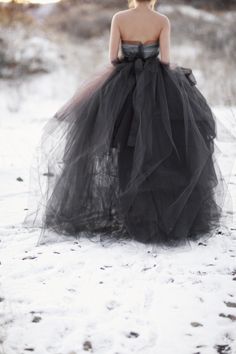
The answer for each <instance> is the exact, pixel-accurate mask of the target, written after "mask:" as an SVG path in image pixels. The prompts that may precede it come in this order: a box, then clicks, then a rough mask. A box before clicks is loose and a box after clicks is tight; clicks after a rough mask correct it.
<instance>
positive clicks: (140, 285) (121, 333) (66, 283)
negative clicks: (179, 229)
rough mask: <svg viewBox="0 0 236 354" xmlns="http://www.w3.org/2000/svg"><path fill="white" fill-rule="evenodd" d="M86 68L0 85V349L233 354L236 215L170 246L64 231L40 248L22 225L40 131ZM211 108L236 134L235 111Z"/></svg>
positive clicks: (233, 181)
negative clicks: (106, 241)
mask: <svg viewBox="0 0 236 354" xmlns="http://www.w3.org/2000/svg"><path fill="white" fill-rule="evenodd" d="M89 60H92V58H89V57H88V61H87V63H86V62H85V61H84V62H83V63H81V62H80V60H79V58H78V65H81V72H82V66H86V67H90V68H91V67H92V62H89ZM84 76H86V75H84ZM78 77H79V76H78ZM78 77H77V78H76V77H75V75H73V73H71V74H70V75H68V71H67V70H65V69H64V68H58V69H57V70H54V71H53V72H52V73H51V74H45V75H39V76H36V77H35V78H34V79H28V80H24V81H23V82H18V83H17V82H11V81H5V82H1V84H0V85H1V87H0V89H1V90H0V92H1V93H0V111H1V123H0V124H1V132H0V151H1V153H0V162H1V165H0V169H1V182H0V215H1V219H0V249H1V258H0V261H1V263H0V269H1V272H0V309H1V316H0V321H1V322H0V325H1V327H0V328H1V331H0V353H2V354H23V353H27V352H33V353H35V354H46V353H52V354H72V353H73V354H80V353H84V352H86V351H87V352H91V353H97V354H130V353H135V354H137V353H142V354H157V353H158V354H174V353H180V354H200V353H201V354H214V353H222V354H223V353H231V354H235V353H236V226H235V225H234V223H233V222H230V223H228V224H225V225H223V224H222V228H221V229H220V230H219V231H218V232H216V234H215V235H214V236H213V237H212V238H210V239H207V238H206V239H205V238H204V237H203V239H202V241H201V242H200V241H198V242H191V243H190V245H188V246H182V247H178V248H174V249H163V248H159V247H152V246H147V245H143V244H139V243H138V242H122V243H116V244H112V245H110V246H107V247H104V246H102V245H99V244H98V243H93V242H91V241H89V240H88V239H86V238H82V239H81V240H79V241H76V240H75V239H74V238H62V237H61V238H60V242H55V243H48V244H44V245H37V241H38V239H39V230H38V229H32V230H31V231H29V230H28V229H27V228H26V227H25V226H23V225H22V221H23V219H24V216H25V212H26V211H25V210H24V209H25V208H26V207H27V205H26V201H27V191H28V183H29V180H28V177H29V165H30V160H31V156H32V152H33V150H34V147H35V144H36V143H37V141H38V139H39V137H40V131H41V128H42V127H43V125H44V123H45V122H46V120H47V119H48V118H50V116H52V114H53V113H55V111H56V110H57V109H58V108H59V106H61V104H62V103H64V101H65V99H66V98H69V97H70V95H71V94H72V93H73V90H74V88H75V87H76V85H77V83H76V80H78ZM81 77H83V75H82V74H81ZM213 109H214V112H215V114H216V115H217V117H218V118H219V122H221V124H223V126H225V127H226V128H227V129H228V130H230V131H231V132H232V134H234V135H235V132H236V120H235V116H236V110H235V109H234V110H233V108H230V107H213ZM233 112H235V113H234V114H235V115H234V114H233ZM219 133H220V134H221V135H223V133H222V132H219ZM225 145H227V144H225ZM219 147H220V148H221V149H222V152H223V154H222V156H221V160H220V161H219V162H220V164H221V168H222V172H223V174H224V171H226V170H227V171H229V167H228V166H230V167H231V168H230V171H231V173H230V174H228V175H225V178H226V180H227V182H228V187H229V190H230V193H231V196H232V200H233V201H234V203H235V201H236V169H235V167H236V166H235V163H236V161H235V158H232V156H233V151H231V150H230V149H229V148H227V146H226V147H225V146H224V143H221V142H219ZM234 156H235V155H234ZM226 167H227V168H226ZM228 212H229V211H228ZM234 213H235V204H234ZM225 215H226V216H227V209H226V210H225ZM231 216H232V215H231ZM234 221H235V215H234Z"/></svg>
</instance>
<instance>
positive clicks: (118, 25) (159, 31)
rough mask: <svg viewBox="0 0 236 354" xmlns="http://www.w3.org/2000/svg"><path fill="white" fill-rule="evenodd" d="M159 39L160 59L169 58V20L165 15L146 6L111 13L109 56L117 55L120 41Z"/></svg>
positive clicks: (111, 57) (166, 59) (143, 41)
mask: <svg viewBox="0 0 236 354" xmlns="http://www.w3.org/2000/svg"><path fill="white" fill-rule="evenodd" d="M158 39H159V41H160V52H161V60H163V61H165V62H169V60H170V58H169V56H170V53H169V52H170V48H169V47H170V22H169V20H168V18H167V17H166V16H165V15H162V14H160V13H159V12H157V11H154V10H151V9H150V8H147V7H140V8H139V7H137V8H134V9H128V10H123V11H118V12H117V13H115V14H114V15H113V18H112V22H111V31H110V45H109V58H110V61H111V60H113V59H115V58H116V57H117V56H118V51H119V44H120V41H121V40H123V41H130V42H141V43H143V44H145V43H148V42H150V41H155V40H158Z"/></svg>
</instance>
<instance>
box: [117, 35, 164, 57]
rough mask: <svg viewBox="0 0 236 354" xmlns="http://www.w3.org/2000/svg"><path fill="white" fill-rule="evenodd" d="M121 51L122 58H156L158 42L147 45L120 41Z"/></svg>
mask: <svg viewBox="0 0 236 354" xmlns="http://www.w3.org/2000/svg"><path fill="white" fill-rule="evenodd" d="M121 51H122V54H123V56H124V57H139V58H140V57H141V58H143V59H146V58H149V57H153V56H158V54H159V41H158V40H156V41H152V42H148V43H142V42H138V41H137V42H136V41H123V40H121Z"/></svg>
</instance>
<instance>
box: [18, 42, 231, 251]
mask: <svg viewBox="0 0 236 354" xmlns="http://www.w3.org/2000/svg"><path fill="white" fill-rule="evenodd" d="M121 48H122V56H121V57H120V58H117V60H115V61H113V65H112V64H109V65H108V67H105V68H103V69H102V70H101V71H100V72H97V73H95V74H94V77H92V78H89V80H87V82H85V83H84V84H83V85H81V86H80V87H79V89H78V91H77V92H76V93H75V94H74V96H73V97H72V98H71V99H70V100H69V102H67V103H66V104H65V105H64V106H63V107H62V108H61V109H60V110H59V111H57V112H56V114H55V115H54V116H53V117H52V118H51V119H49V121H48V122H47V124H46V125H45V126H44V130H43V134H42V138H41V141H40V144H39V146H38V148H37V149H36V153H35V160H34V161H35V162H36V165H35V164H34V165H32V169H31V185H33V186H34V187H33V188H32V190H31V195H33V198H30V203H29V210H28V215H27V216H26V219H25V222H26V223H28V224H29V223H31V225H35V226H39V227H41V229H42V231H43V232H42V233H41V237H42V235H44V237H45V231H46V230H47V231H54V232H56V234H60V235H68V236H69V235H70V236H75V237H79V236H86V237H89V238H90V239H94V236H98V237H100V241H101V240H106V241H111V240H113V241H114V240H115V241H117V240H122V239H123V240H124V239H126V240H131V239H132V240H136V241H140V242H143V243H152V244H159V245H170V246H174V245H179V244H181V243H185V242H186V241H188V240H197V239H199V238H200V237H201V236H202V235H211V234H213V233H214V231H215V230H216V228H217V227H218V226H219V225H220V219H221V216H222V206H223V200H224V193H225V187H224V180H223V178H222V175H221V172H220V169H219V167H218V164H217V162H216V159H215V156H214V147H215V144H214V139H215V137H216V122H215V117H214V115H213V113H212V111H211V109H210V107H209V105H208V103H207V101H206V99H205V98H204V97H203V95H202V94H201V93H200V91H199V90H198V88H197V87H196V80H195V78H194V76H193V73H192V70H191V69H187V68H183V67H180V66H177V67H175V68H172V67H170V66H169V65H168V64H164V63H162V62H161V61H160V59H159V57H158V55H159V43H158V41H155V42H154V41H152V42H150V41H149V43H144V44H143V43H141V42H137V43H134V42H133V43H132V42H130V41H129V42H127V41H122V43H121ZM36 181H38V184H36ZM32 201H33V203H32ZM33 204H34V205H33ZM49 233H50V232H49ZM49 233H48V234H49ZM100 241H99V242H100Z"/></svg>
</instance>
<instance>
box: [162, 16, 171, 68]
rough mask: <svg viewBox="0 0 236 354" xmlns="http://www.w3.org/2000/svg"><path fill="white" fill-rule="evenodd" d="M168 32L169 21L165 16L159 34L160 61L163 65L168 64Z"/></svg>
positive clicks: (169, 28) (169, 27)
mask: <svg viewBox="0 0 236 354" xmlns="http://www.w3.org/2000/svg"><path fill="white" fill-rule="evenodd" d="M170 30H171V26H170V21H169V19H168V18H167V17H166V16H165V17H164V18H163V26H162V29H161V33H160V51H161V61H162V62H163V63H165V64H170Z"/></svg>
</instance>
